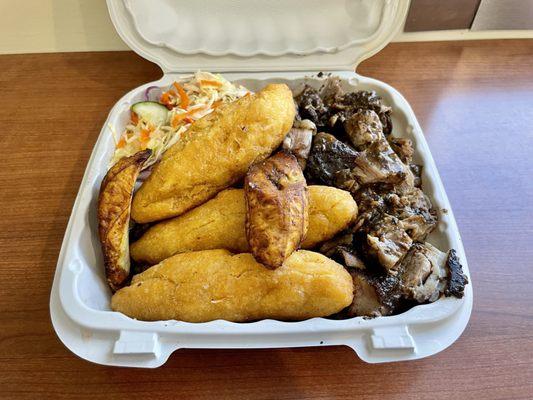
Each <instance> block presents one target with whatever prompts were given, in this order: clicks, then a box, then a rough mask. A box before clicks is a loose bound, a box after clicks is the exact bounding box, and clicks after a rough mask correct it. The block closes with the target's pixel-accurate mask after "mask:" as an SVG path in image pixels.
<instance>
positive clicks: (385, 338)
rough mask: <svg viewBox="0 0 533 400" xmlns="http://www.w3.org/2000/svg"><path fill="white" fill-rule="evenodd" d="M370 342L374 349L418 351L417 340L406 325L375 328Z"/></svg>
mask: <svg viewBox="0 0 533 400" xmlns="http://www.w3.org/2000/svg"><path fill="white" fill-rule="evenodd" d="M370 342H371V345H372V348H373V349H374V350H411V351H412V352H414V351H416V346H415V341H414V340H413V337H412V336H411V334H410V333H409V330H408V328H407V326H405V325H404V326H394V327H392V326H388V327H382V328H374V329H373V330H372V335H370Z"/></svg>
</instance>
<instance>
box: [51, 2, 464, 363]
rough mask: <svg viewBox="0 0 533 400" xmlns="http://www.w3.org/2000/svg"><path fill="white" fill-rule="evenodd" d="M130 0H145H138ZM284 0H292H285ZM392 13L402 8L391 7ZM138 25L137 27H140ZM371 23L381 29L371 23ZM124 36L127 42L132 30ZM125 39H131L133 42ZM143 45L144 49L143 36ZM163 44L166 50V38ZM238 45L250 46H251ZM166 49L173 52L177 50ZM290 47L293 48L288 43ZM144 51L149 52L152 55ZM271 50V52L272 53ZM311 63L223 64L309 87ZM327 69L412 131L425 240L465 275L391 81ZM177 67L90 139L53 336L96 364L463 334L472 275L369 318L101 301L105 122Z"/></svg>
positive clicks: (418, 345) (405, 346)
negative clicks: (249, 318)
mask: <svg viewBox="0 0 533 400" xmlns="http://www.w3.org/2000/svg"><path fill="white" fill-rule="evenodd" d="M136 1H139V2H140V3H144V1H141V0H136ZM119 3H120V4H122V6H123V7H124V9H127V7H130V8H131V4H132V3H133V2H130V1H129V0H123V1H122V3H121V2H119V1H115V0H108V6H109V8H110V13H111V15H112V18H115V17H113V7H114V6H116V5H117V4H119ZM140 3H139V4H140ZM150 3H151V4H154V3H161V4H163V3H164V4H163V5H165V6H169V5H172V4H174V5H176V4H178V3H179V4H181V2H180V1H177V0H176V1H172V0H158V1H153V2H152V1H150ZM232 3H233V2H232ZM274 3H275V2H274ZM285 3H291V1H286V2H284V4H285ZM296 3H299V1H297V0H296V1H294V4H296ZM311 3H312V2H311ZM333 3H334V2H333ZM346 3H351V2H350V1H348V2H346ZM353 3H357V4H355V5H353V6H354V7H355V6H357V5H363V6H365V7H370V3H369V1H367V0H359V1H357V0H354V1H353ZM377 3H379V4H380V5H381V7H382V8H381V9H380V10H378V11H379V12H380V15H382V16H383V15H389V14H388V13H392V15H389V17H388V18H392V19H388V20H387V21H389V22H388V23H390V21H394V20H403V17H404V15H405V11H406V9H407V3H408V2H406V1H403V0H401V1H398V2H390V1H387V0H384V1H382V2H378V1H376V2H374V4H377ZM392 3H394V4H393V6H394V10H393V11H394V12H392V11H391V10H388V11H386V10H384V9H383V8H387V7H390V6H391V4H392ZM161 4H160V5H161ZM142 6H146V4H142ZM338 6H340V5H338ZM365 10H366V9H365ZM130 12H132V13H135V12H136V11H135V10H133V11H132V10H131V9H130ZM373 12H376V10H374V11H373ZM398 13H400V14H402V15H401V16H398V15H397V14H398ZM121 16H122V17H124V16H125V14H124V15H122V14H121ZM128 18H129V19H130V23H131V24H132V26H133V21H134V16H133V15H130V16H129V17H128ZM114 22H115V25H116V26H117V27H118V30H119V32H120V33H121V35H122V36H123V37H125V35H127V33H125V31H126V30H122V28H123V26H122V28H121V25H120V24H118V25H117V23H116V21H115V20H114ZM351 23H353V21H352V22H351ZM139 29H141V28H140V27H139ZM143 29H146V27H144V28H143ZM159 29H162V28H159ZM374 29H377V30H379V29H382V28H379V27H378V28H376V27H374ZM388 29H389V32H388V34H387V35H385V36H386V37H390V36H391V32H393V31H394V30H395V29H397V27H388ZM163 30H164V29H163ZM145 34H146V35H148V34H147V33H146V32H145ZM366 34H368V32H366ZM139 36H140V34H139ZM147 37H149V35H148V36H147ZM151 39H153V38H151ZM349 39H350V40H351V41H352V42H353V40H354V38H353V37H350V38H349ZM125 40H126V39H125ZM153 40H155V39H153ZM126 41H127V42H128V44H130V46H132V41H131V40H130V39H128V40H126ZM356 42H357V40H356ZM367 43H368V42H367ZM301 44H302V46H301V48H300V50H301V51H302V52H303V53H306V52H308V54H309V55H311V56H312V55H313V54H316V52H317V51H318V52H320V51H322V50H320V49H322V48H325V47H324V46H321V47H320V46H319V47H318V50H317V49H316V48H312V49H309V46H307V47H306V45H305V41H304V40H302V42H301ZM176 45H179V41H177V42H176ZM335 45H337V46H339V42H336V44H335ZM352 45H353V44H352ZM356 45H357V44H356ZM374 45H375V46H376V47H375V48H379V47H380V46H381V47H382V46H383V45H384V44H383V43H381V42H376V43H374ZM151 46H154V47H153V48H157V45H153V44H152V45H151ZM271 46H273V47H271V51H273V52H274V53H278V52H280V51H281V52H282V53H283V54H285V57H294V58H298V57H307V56H306V55H298V54H297V53H296V52H293V54H292V56H291V55H287V54H289V53H290V51H289V49H287V48H283V47H282V46H281V45H279V44H275V45H274V44H271ZM275 46H278V47H275ZM280 46H281V47H280ZM349 46H350V45H348V47H347V49H348V48H349ZM132 47H133V48H135V46H132ZM147 48H149V46H148V45H147ZM375 48H374V49H367V51H366V52H362V51H359V52H358V58H357V60H356V61H355V62H356V63H357V62H359V61H360V60H361V59H363V58H365V57H366V56H368V55H369V54H372V53H373V52H375V51H374V50H375ZM165 49H166V50H165V51H167V50H168V47H165ZM239 49H241V50H242V49H243V48H242V47H239V46H238V45H237V44H235V40H233V39H231V38H230V39H227V43H226V45H225V47H224V46H222V47H218V48H217V51H220V52H221V55H220V56H219V57H220V58H222V59H224V60H226V59H227V57H248V58H243V60H241V62H242V63H246V62H247V60H251V59H254V60H255V58H256V57H258V55H257V54H260V53H262V52H263V53H264V52H266V50H265V49H266V47H265V48H263V50H259V51H257V52H255V51H252V52H251V55H246V54H245V53H243V54H245V55H241V56H235V55H234V54H237V53H238V52H239ZM272 49H276V50H275V51H274V50H272ZM280 49H281V50H280ZM244 50H246V52H249V51H250V49H244ZM244 50H242V51H244ZM150 51H151V49H150V48H149V50H145V54H144V55H145V56H146V55H147V54H148V53H149V52H150ZM173 51H174V52H179V51H183V49H175V50H173ZM269 51H270V50H269ZM291 51H295V50H294V49H292V50H291ZM341 51H345V50H341ZM303 53H302V54H303ZM348 53H349V56H353V55H354V54H355V53H354V52H350V51H348ZM348 53H346V54H348ZM182 55H183V54H182ZM147 57H148V58H150V57H152V58H153V55H150V56H147ZM183 57H185V59H186V60H189V59H188V57H193V58H194V59H197V57H200V58H201V57H205V53H199V55H198V54H197V55H190V54H185V55H183ZM210 57H211V56H210ZM269 57H273V58H276V57H274V56H269ZM176 59H177V57H176ZM211 62H213V60H211ZM303 63H304V64H306V63H307V61H303ZM158 64H159V65H161V66H163V65H167V66H168V65H171V64H172V63H170V62H168V60H167V61H161V59H159V62H158ZM192 64H194V63H192ZM245 66H246V65H239V66H236V67H235V68H234V69H243V68H244V67H245ZM163 69H165V67H163ZM202 69H205V70H216V69H218V68H216V67H214V64H210V65H208V66H207V68H202ZM324 69H325V70H326V69H327V68H324ZM184 70H185V68H184ZM190 70H193V68H191V69H190ZM311 70H312V69H311V68H306V69H304V70H303V71H301V72H288V71H268V72H267V71H265V72H260V73H259V72H228V73H225V74H224V75H225V77H226V78H228V79H230V80H232V81H236V82H238V83H241V84H243V85H244V86H246V87H247V88H249V89H251V90H253V91H256V90H259V89H260V88H261V87H263V86H264V85H266V84H267V83H270V82H284V83H286V84H288V85H289V86H290V87H291V88H292V89H294V90H297V89H298V88H299V87H301V86H302V85H303V83H304V82H305V83H308V84H311V85H313V86H316V87H319V86H320V85H321V84H322V83H323V80H324V79H325V78H319V77H317V76H316V75H313V74H312V73H311ZM332 73H333V74H335V75H337V76H339V77H341V79H342V84H343V86H344V88H345V89H346V90H374V91H376V92H377V93H378V94H379V95H380V96H382V97H383V99H384V101H385V103H386V104H388V105H390V106H392V108H393V126H394V130H393V134H394V135H395V136H398V137H406V138H410V139H411V140H412V141H413V143H414V147H415V162H417V163H421V164H423V165H424V168H423V177H422V180H423V190H424V192H425V193H427V194H428V195H429V197H430V199H431V200H432V202H433V204H434V206H435V208H437V209H438V210H439V219H440V222H439V225H438V227H437V229H436V230H435V231H434V232H433V233H432V234H431V235H430V236H429V238H428V241H429V242H431V243H432V244H434V245H435V246H436V247H438V248H439V249H441V250H443V251H446V250H448V249H450V248H454V249H456V250H457V253H458V255H459V257H460V259H461V262H462V264H463V268H464V272H465V274H466V275H467V276H468V277H469V280H470V275H469V272H468V265H467V262H466V257H465V253H464V249H463V245H462V242H461V238H460V236H459V232H458V229H457V225H456V222H455V219H454V216H453V212H452V210H451V207H450V204H449V202H448V199H447V197H446V193H445V191H444V188H443V185H442V182H441V180H440V177H439V174H438V172H437V169H436V166H435V163H434V161H433V158H432V156H431V153H430V151H429V148H428V145H427V143H426V140H425V138H424V135H423V133H422V131H421V129H420V126H419V124H418V122H417V120H416V117H415V115H414V113H413V111H412V109H411V107H410V106H409V104H408V103H407V101H406V100H405V99H404V98H403V97H402V96H401V95H400V94H399V93H398V92H397V91H396V90H395V89H393V88H392V87H390V86H389V85H387V84H385V83H383V82H380V81H378V80H375V79H371V78H367V77H363V76H360V75H358V74H356V73H354V72H351V71H347V70H344V71H343V70H337V71H332ZM181 75H182V74H179V73H177V72H166V73H165V74H164V76H163V77H162V78H161V79H160V80H159V81H157V82H150V83H147V84H145V85H143V86H141V87H138V88H135V89H133V90H132V91H131V92H129V93H127V94H126V95H125V96H124V97H123V98H122V99H120V100H119V101H118V102H117V103H116V104H115V106H114V107H113V108H112V110H111V112H110V114H109V117H108V119H107V121H106V122H105V124H104V126H103V128H102V131H101V133H100V136H99V138H98V141H97V142H96V145H95V147H94V150H93V153H92V156H91V158H90V160H89V163H88V166H87V169H86V172H85V175H84V177H83V180H82V183H81V186H80V190H79V193H78V196H77V198H76V201H75V204H74V207H73V210H72V215H71V217H70V221H69V223H68V226H67V230H66V233H65V238H64V240H63V245H62V248H61V252H60V255H59V259H58V264H57V269H56V273H55V277H54V284H53V287H52V293H51V298H50V311H51V317H52V322H53V325H54V328H55V330H56V332H57V334H58V336H59V338H60V339H61V340H62V342H63V343H64V344H65V345H66V346H67V347H68V348H69V349H70V350H71V351H72V352H74V353H75V354H77V355H78V356H80V357H82V358H84V359H87V360H89V361H92V362H95V363H99V364H106V365H119V366H131V367H148V368H153V367H158V366H160V365H162V364H163V363H165V361H166V360H167V359H168V357H169V356H170V354H171V353H172V352H173V351H175V350H176V349H179V348H272V347H302V346H329V345H346V346H349V347H351V348H352V349H353V350H354V351H355V352H356V353H357V355H358V356H359V357H360V358H361V359H362V360H364V361H367V362H371V363H377V362H386V361H401V360H410V359H417V358H422V357H426V356H430V355H432V354H435V353H437V352H439V351H441V350H443V349H445V348H446V347H448V346H449V345H450V344H452V343H453V342H454V341H455V340H456V339H457V338H458V337H459V336H460V335H461V333H462V332H463V330H464V328H465V327H466V325H467V323H468V320H469V317H470V313H471V309H472V299H473V294H472V283H471V280H470V284H469V285H467V287H466V290H465V296H464V297H463V298H462V299H456V298H441V299H439V300H438V301H436V302H434V303H431V304H425V305H419V306H416V307H414V308H412V309H410V310H409V311H407V312H405V313H402V314H400V315H395V316H389V317H380V318H374V319H364V318H361V317H357V318H351V319H346V320H330V319H326V318H313V319H309V320H306V321H300V322H282V321H276V320H261V321H257V322H252V323H233V322H228V321H223V320H217V321H212V322H206V323H186V322H180V321H157V322H143V321H137V320H134V319H131V318H129V317H127V316H125V315H123V314H121V313H117V312H113V311H111V310H110V305H109V303H110V297H111V292H110V290H109V288H108V287H107V284H106V282H105V276H104V268H103V259H102V255H101V250H100V244H99V241H98V236H97V219H96V201H97V197H98V190H99V186H100V182H101V180H102V178H103V177H104V175H105V173H106V171H107V168H108V163H109V159H110V157H111V154H112V152H113V149H114V141H113V137H112V134H111V131H110V128H109V127H110V126H112V127H113V128H114V129H115V130H116V131H121V129H122V127H123V126H124V125H125V123H126V122H127V121H128V118H129V110H130V106H131V105H132V104H133V103H135V102H137V101H139V100H141V99H142V97H143V93H144V91H145V89H146V88H147V87H149V86H153V85H156V86H161V87H166V86H168V85H170V84H171V83H172V82H173V81H174V80H175V79H176V78H178V77H179V76H181Z"/></svg>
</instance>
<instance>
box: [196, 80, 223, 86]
mask: <svg viewBox="0 0 533 400" xmlns="http://www.w3.org/2000/svg"><path fill="white" fill-rule="evenodd" d="M200 85H206V86H216V87H220V86H222V82H219V81H211V80H207V79H203V80H201V81H200Z"/></svg>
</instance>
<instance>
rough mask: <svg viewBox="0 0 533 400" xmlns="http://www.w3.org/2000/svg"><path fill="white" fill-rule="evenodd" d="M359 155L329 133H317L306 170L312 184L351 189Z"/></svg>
mask: <svg viewBox="0 0 533 400" xmlns="http://www.w3.org/2000/svg"><path fill="white" fill-rule="evenodd" d="M358 156H359V153H358V152H356V151H355V150H354V149H352V148H351V147H350V146H348V145H347V144H345V143H343V142H341V141H340V140H337V139H336V138H335V137H334V136H333V135H330V134H328V133H322V132H321V133H317V134H316V136H315V137H314V139H313V144H312V147H311V154H310V156H309V159H308V162H307V168H306V170H305V174H306V178H307V179H309V180H310V181H311V182H316V183H323V184H326V185H329V186H336V187H338V188H341V189H350V188H351V186H352V185H353V178H351V171H352V169H353V167H354V165H355V160H356V158H357V157H358Z"/></svg>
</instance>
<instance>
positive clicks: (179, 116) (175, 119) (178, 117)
mask: <svg viewBox="0 0 533 400" xmlns="http://www.w3.org/2000/svg"><path fill="white" fill-rule="evenodd" d="M206 108H207V106H202V107H198V108H195V109H193V110H188V111H185V112H184V113H181V114H176V115H174V117H173V118H172V127H173V128H175V127H177V126H178V125H179V123H180V122H181V121H182V120H185V119H186V118H189V119H191V118H190V117H189V116H190V115H192V114H195V113H197V112H198V111H202V110H205V109H206ZM191 120H192V119H191Z"/></svg>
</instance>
